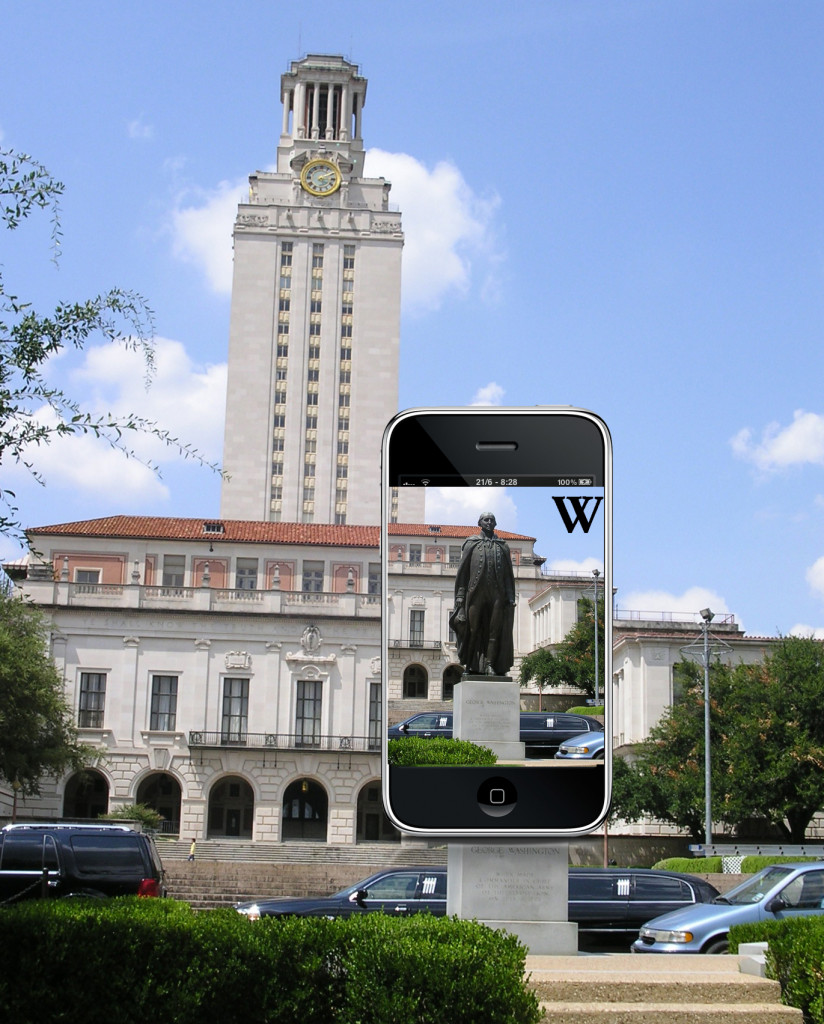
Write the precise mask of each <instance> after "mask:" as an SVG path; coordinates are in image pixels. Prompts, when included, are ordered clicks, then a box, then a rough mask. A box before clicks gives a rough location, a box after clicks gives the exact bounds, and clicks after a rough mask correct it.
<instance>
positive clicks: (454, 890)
mask: <svg viewBox="0 0 824 1024" xmlns="http://www.w3.org/2000/svg"><path fill="white" fill-rule="evenodd" d="M567 865H568V849H567V845H566V843H552V844H548V843H516V842H512V843H502V842H500V841H498V840H491V841H484V840H476V841H475V842H465V843H450V844H449V849H448V854H447V870H448V873H449V886H448V889H447V900H446V912H447V914H449V915H450V916H452V915H456V916H457V917H460V918H465V919H472V918H474V919H477V920H478V921H481V922H482V923H483V924H486V925H489V927H490V928H502V929H504V930H506V931H508V932H510V933H512V934H514V935H517V936H518V938H519V939H520V940H521V942H523V943H524V945H525V946H527V947H528V949H529V951H530V953H532V954H544V955H567V956H569V955H575V954H577V952H578V926H577V925H576V924H574V923H571V922H570V921H569V920H568V885H569V883H568V873H569V869H568V866H567Z"/></svg>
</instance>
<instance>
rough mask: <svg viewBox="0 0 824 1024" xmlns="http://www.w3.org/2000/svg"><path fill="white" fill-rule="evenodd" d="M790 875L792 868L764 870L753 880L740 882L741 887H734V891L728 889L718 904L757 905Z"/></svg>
mask: <svg viewBox="0 0 824 1024" xmlns="http://www.w3.org/2000/svg"><path fill="white" fill-rule="evenodd" d="M791 873H792V868H779V867H772V868H765V869H764V870H763V871H761V872H760V873H759V874H757V875H755V876H754V877H753V878H750V879H748V880H747V881H746V882H742V883H741V885H738V886H736V887H735V888H734V889H730V891H729V892H728V893H725V894H724V895H723V896H722V897H720V899H719V902H723V903H732V904H734V905H738V904H741V903H759V902H760V901H761V900H762V899H763V898H764V896H765V895H766V894H767V893H768V892H769V891H770V889H774V888H775V886H776V885H777V884H778V883H779V882H780V881H782V879H784V878H786V877H787V875H789V874H791Z"/></svg>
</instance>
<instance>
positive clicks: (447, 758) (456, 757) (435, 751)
mask: <svg viewBox="0 0 824 1024" xmlns="http://www.w3.org/2000/svg"><path fill="white" fill-rule="evenodd" d="M387 761H388V763H389V764H394V765H398V766H399V767H404V768H410V767H421V766H426V765H428V766H430V767H431V766H433V765H444V764H449V765H464V766H466V765H475V766H476V767H481V768H485V767H487V766H488V765H493V764H497V761H498V758H497V757H496V756H495V754H494V753H493V752H492V751H491V750H490V749H489V747H481V746H479V745H478V744H477V743H470V742H469V740H453V739H449V738H448V737H446V736H432V737H431V738H430V739H425V738H424V737H423V736H405V737H404V738H403V739H402V740H390V741H389V746H388V748H387Z"/></svg>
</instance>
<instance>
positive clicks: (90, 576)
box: [74, 569, 100, 584]
mask: <svg viewBox="0 0 824 1024" xmlns="http://www.w3.org/2000/svg"><path fill="white" fill-rule="evenodd" d="M74 582H75V583H86V584H94V583H99V582H100V570H99V569H75V570H74Z"/></svg>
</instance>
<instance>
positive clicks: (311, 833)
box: [282, 779, 329, 843]
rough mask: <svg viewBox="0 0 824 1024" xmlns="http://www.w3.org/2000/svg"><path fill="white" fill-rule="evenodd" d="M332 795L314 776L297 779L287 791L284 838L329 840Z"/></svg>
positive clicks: (284, 801)
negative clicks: (330, 797) (327, 830)
mask: <svg viewBox="0 0 824 1024" xmlns="http://www.w3.org/2000/svg"><path fill="white" fill-rule="evenodd" d="M328 820H329V798H328V797H327V795H326V790H325V789H324V788H323V786H321V785H319V783H317V782H315V781H314V780H313V779H297V780H296V781H295V782H293V783H291V785H289V786H287V787H286V792H285V793H284V794H283V828H282V838H283V840H284V841H286V840H288V839H304V840H309V841H311V842H319V843H325V842H326V825H327V822H328Z"/></svg>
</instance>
